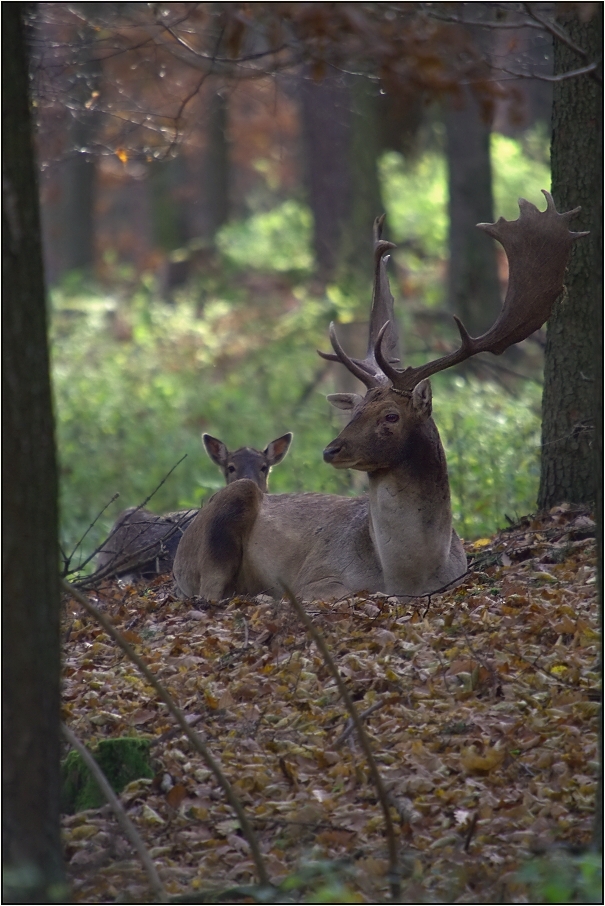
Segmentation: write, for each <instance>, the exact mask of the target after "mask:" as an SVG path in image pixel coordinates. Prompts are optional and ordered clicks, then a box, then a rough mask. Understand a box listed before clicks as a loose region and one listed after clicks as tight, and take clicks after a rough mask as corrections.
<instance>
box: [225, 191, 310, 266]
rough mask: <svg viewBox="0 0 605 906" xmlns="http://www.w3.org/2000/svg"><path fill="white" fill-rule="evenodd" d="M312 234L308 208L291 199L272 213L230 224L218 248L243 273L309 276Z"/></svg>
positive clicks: (260, 214)
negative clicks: (277, 273) (297, 272)
mask: <svg viewBox="0 0 605 906" xmlns="http://www.w3.org/2000/svg"><path fill="white" fill-rule="evenodd" d="M311 230H312V217H311V212H310V211H309V209H308V207H307V206H306V205H303V204H299V202H297V201H294V200H293V199H290V200H288V201H284V202H283V203H282V204H280V205H278V206H277V207H275V208H273V209H272V210H271V211H263V212H261V213H257V214H253V215H252V216H251V217H249V218H248V219H247V220H240V221H237V222H235V223H230V224H227V225H226V226H224V227H223V228H222V230H221V231H220V234H219V236H218V240H217V244H218V247H219V248H220V249H221V251H222V252H223V254H224V255H225V257H226V258H227V259H228V260H229V261H231V262H232V263H233V264H234V265H235V266H236V267H239V268H242V269H246V268H250V267H252V268H255V269H257V270H265V271H302V272H305V273H309V272H310V271H311V268H312V266H313V255H312V252H311Z"/></svg>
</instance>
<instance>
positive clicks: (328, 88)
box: [301, 73, 383, 316]
mask: <svg viewBox="0 0 605 906" xmlns="http://www.w3.org/2000/svg"><path fill="white" fill-rule="evenodd" d="M301 103H302V119H303V134H304V139H305V145H306V159H307V185H308V195H309V202H310V205H311V210H312V211H313V221H314V234H313V235H314V246H315V255H316V260H317V265H318V272H319V276H320V278H321V279H323V280H326V281H327V280H336V281H338V283H339V284H340V285H342V286H343V287H344V288H345V289H350V290H351V291H352V292H356V291H359V290H360V288H362V287H363V289H365V288H366V287H369V286H370V284H371V275H372V267H373V265H372V224H373V222H374V218H375V217H377V216H379V215H380V214H381V213H382V210H383V205H382V201H381V198H380V185H379V182H378V166H377V160H378V155H379V153H380V150H381V149H380V129H379V126H378V108H377V98H376V96H375V88H374V87H373V83H371V82H370V81H369V80H368V79H366V78H364V77H361V76H350V75H344V74H335V73H328V74H327V75H325V76H324V77H323V78H322V79H321V81H317V82H316V81H313V80H312V79H311V78H310V77H309V78H307V79H305V80H304V81H303V83H302V90H301ZM362 291H363V290H362ZM363 314H364V316H365V314H366V312H365V311H364V312H363Z"/></svg>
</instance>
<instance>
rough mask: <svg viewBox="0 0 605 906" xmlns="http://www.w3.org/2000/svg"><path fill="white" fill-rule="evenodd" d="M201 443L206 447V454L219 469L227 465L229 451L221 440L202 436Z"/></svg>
mask: <svg viewBox="0 0 605 906" xmlns="http://www.w3.org/2000/svg"><path fill="white" fill-rule="evenodd" d="M202 441H203V444H204V446H205V447H206V453H207V454H208V456H209V457H210V459H211V460H212V462H214V463H216V465H217V466H219V467H220V468H221V469H222V468H223V467H224V466H226V465H227V459H228V457H229V451H228V449H227V447H226V446H225V444H224V443H223V442H222V440H219V439H218V438H217V437H213V436H212V434H202Z"/></svg>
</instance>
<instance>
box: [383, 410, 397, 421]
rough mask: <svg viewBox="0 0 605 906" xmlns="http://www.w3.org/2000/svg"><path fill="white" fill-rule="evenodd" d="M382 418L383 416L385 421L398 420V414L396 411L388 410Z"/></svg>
mask: <svg viewBox="0 0 605 906" xmlns="http://www.w3.org/2000/svg"><path fill="white" fill-rule="evenodd" d="M384 418H385V421H387V422H398V421H399V416H398V415H397V413H396V412H389V414H388V415H385V417H384Z"/></svg>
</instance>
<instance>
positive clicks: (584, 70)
mask: <svg viewBox="0 0 605 906" xmlns="http://www.w3.org/2000/svg"><path fill="white" fill-rule="evenodd" d="M602 62H603V60H602V58H601V57H600V58H599V59H598V60H596V61H595V62H594V63H589V64H588V65H587V66H582V67H581V68H580V69H571V70H570V71H569V72H562V73H560V74H559V75H542V74H541V73H538V72H515V71H514V70H512V69H505V68H504V67H501V68H500V71H501V72H505V73H506V74H507V75H510V76H513V77H514V78H515V79H537V80H538V81H540V82H565V81H567V80H568V79H575V78H577V77H578V76H582V75H588V74H589V73H594V74H595V78H596V80H597V81H598V82H599V84H600V83H601V82H602V81H603V78H602V76H601V75H600V74H598V73H597V70H598V69H599V67H600V66H601V64H602Z"/></svg>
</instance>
